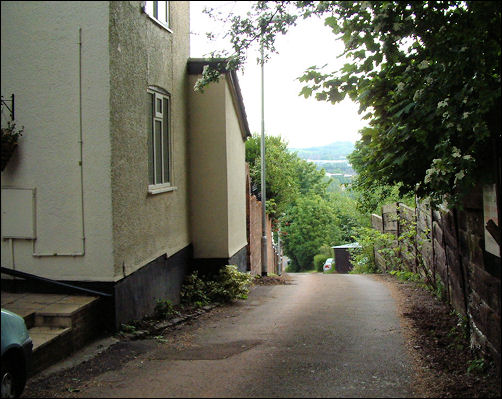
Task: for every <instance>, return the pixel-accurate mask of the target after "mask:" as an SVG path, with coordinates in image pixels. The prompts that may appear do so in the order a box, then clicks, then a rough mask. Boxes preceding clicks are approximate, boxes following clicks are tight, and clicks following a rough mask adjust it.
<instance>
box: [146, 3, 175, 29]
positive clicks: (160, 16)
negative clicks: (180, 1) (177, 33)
mask: <svg viewBox="0 0 502 399" xmlns="http://www.w3.org/2000/svg"><path fill="white" fill-rule="evenodd" d="M145 12H146V13H147V14H148V15H149V16H150V17H152V18H153V19H155V20H156V21H157V22H160V24H161V25H163V26H165V27H166V28H170V25H169V2H168V1H147V2H145Z"/></svg>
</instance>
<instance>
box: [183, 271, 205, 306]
mask: <svg viewBox="0 0 502 399" xmlns="http://www.w3.org/2000/svg"><path fill="white" fill-rule="evenodd" d="M180 298H181V299H180V301H181V303H182V304H184V305H189V306H196V307H202V306H205V305H207V304H209V303H210V301H211V299H210V298H209V295H208V293H207V288H206V282H205V281H204V280H202V279H201V278H200V277H199V275H198V272H197V271H194V272H193V273H192V274H189V275H187V276H186V277H185V280H184V281H183V285H182V286H181V291H180Z"/></svg>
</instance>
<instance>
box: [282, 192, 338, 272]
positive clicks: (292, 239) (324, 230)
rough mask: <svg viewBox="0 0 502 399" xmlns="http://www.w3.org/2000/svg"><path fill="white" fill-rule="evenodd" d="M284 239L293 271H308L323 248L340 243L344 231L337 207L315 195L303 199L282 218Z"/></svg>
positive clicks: (289, 208)
mask: <svg viewBox="0 0 502 399" xmlns="http://www.w3.org/2000/svg"><path fill="white" fill-rule="evenodd" d="M282 220H283V223H282V226H283V227H282V235H283V236H282V238H283V243H284V250H285V253H286V255H287V256H288V257H289V258H290V259H291V260H292V264H291V265H290V266H291V271H301V270H309V269H311V268H312V266H313V263H312V262H313V259H314V256H315V255H316V254H317V253H318V251H319V248H320V247H321V246H322V245H326V244H327V245H330V246H332V245H334V244H338V243H340V242H341V240H342V236H343V232H342V230H341V228H340V222H339V220H338V218H337V215H336V213H335V210H334V208H333V207H332V206H331V205H330V203H329V202H328V201H327V200H325V199H324V198H322V197H321V196H319V195H316V194H309V195H307V196H302V197H299V198H298V199H297V201H296V202H295V203H294V204H293V205H291V206H290V207H288V209H287V211H286V213H285V215H284V217H283V218H282Z"/></svg>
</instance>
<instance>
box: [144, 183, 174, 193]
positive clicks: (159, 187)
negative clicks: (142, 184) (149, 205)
mask: <svg viewBox="0 0 502 399" xmlns="http://www.w3.org/2000/svg"><path fill="white" fill-rule="evenodd" d="M177 189H178V187H175V186H171V185H170V184H155V185H150V186H148V194H152V195H155V194H161V193H167V192H169V191H176V190H177Z"/></svg>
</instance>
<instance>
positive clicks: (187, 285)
mask: <svg viewBox="0 0 502 399" xmlns="http://www.w3.org/2000/svg"><path fill="white" fill-rule="evenodd" d="M252 280H253V277H252V276H251V275H250V274H248V273H242V272H239V271H238V270H237V266H234V265H227V266H225V267H224V268H222V269H220V270H219V272H218V273H216V274H215V275H214V276H212V277H209V278H206V279H202V278H200V277H199V276H198V274H197V272H196V271H195V272H193V273H192V274H191V275H189V276H187V277H186V278H185V282H184V283H183V285H182V287H181V303H183V304H185V305H189V306H196V307H201V306H205V305H207V304H209V303H211V302H221V303H225V302H230V301H232V300H235V299H246V298H247V295H248V293H249V286H250V284H251V282H252Z"/></svg>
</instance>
